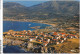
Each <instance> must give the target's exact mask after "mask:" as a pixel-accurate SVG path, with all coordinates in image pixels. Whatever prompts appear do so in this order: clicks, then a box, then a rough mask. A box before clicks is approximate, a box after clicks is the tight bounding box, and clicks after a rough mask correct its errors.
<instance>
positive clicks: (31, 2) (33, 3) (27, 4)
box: [4, 1, 46, 7]
mask: <svg viewBox="0 0 80 54" xmlns="http://www.w3.org/2000/svg"><path fill="white" fill-rule="evenodd" d="M4 2H15V1H4ZM16 2H17V3H20V4H21V5H24V6H26V7H30V6H33V5H37V4H40V3H44V2H46V1H16Z"/></svg>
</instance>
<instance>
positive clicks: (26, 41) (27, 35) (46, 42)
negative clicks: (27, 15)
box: [3, 30, 79, 53]
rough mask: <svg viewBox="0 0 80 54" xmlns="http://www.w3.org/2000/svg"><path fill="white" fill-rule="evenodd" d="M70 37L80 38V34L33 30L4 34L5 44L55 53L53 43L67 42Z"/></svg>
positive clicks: (31, 50)
mask: <svg viewBox="0 0 80 54" xmlns="http://www.w3.org/2000/svg"><path fill="white" fill-rule="evenodd" d="M68 39H79V36H77V35H74V34H69V33H65V32H63V33H61V32H38V31H36V30H35V31H31V30H28V31H26V30H24V31H13V30H9V31H8V32H4V34H3V44H4V45H5V44H7V45H19V46H20V47H22V48H25V49H26V50H27V51H29V52H33V53H53V52H54V53H55V52H57V51H56V50H55V47H51V46H53V45H59V44H62V43H65V42H67V40H68Z"/></svg>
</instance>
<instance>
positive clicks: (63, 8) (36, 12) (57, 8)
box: [3, 1, 79, 20]
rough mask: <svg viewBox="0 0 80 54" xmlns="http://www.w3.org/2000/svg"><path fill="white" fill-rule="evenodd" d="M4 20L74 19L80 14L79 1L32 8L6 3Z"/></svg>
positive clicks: (51, 2)
mask: <svg viewBox="0 0 80 54" xmlns="http://www.w3.org/2000/svg"><path fill="white" fill-rule="evenodd" d="M3 6H4V8H3V9H4V18H10V19H39V20H45V19H52V18H60V17H61V18H65V17H67V16H69V17H72V16H75V15H78V13H79V2H77V1H66V2H65V1H48V2H44V3H41V4H38V5H34V6H31V7H25V6H23V5H21V4H19V3H16V2H6V3H4V5H3Z"/></svg>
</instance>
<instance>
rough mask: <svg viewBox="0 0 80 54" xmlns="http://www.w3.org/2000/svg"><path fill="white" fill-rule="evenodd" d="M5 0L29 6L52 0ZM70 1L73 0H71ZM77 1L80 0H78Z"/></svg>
mask: <svg viewBox="0 0 80 54" xmlns="http://www.w3.org/2000/svg"><path fill="white" fill-rule="evenodd" d="M3 1H4V2H17V3H20V4H22V5H24V6H27V7H29V6H33V5H37V4H40V3H43V2H46V1H50V0H3ZM54 1H55V0H54ZM59 1H60V0H59ZM69 1H71V0H69ZM76 1H78V0H76Z"/></svg>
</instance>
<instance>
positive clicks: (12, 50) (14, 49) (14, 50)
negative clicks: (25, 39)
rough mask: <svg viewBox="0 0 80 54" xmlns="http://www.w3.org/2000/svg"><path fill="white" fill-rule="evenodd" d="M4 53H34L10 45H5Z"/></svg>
mask: <svg viewBox="0 0 80 54" xmlns="http://www.w3.org/2000/svg"><path fill="white" fill-rule="evenodd" d="M3 52H4V53H33V52H30V51H25V50H24V49H22V48H20V47H19V46H8V45H5V47H4V48H3Z"/></svg>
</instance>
